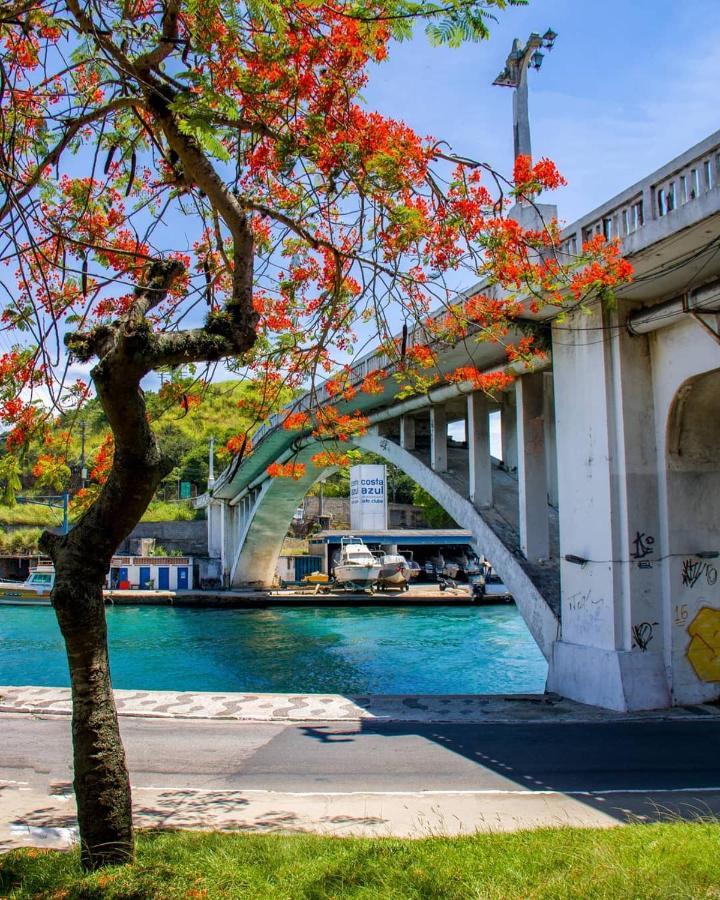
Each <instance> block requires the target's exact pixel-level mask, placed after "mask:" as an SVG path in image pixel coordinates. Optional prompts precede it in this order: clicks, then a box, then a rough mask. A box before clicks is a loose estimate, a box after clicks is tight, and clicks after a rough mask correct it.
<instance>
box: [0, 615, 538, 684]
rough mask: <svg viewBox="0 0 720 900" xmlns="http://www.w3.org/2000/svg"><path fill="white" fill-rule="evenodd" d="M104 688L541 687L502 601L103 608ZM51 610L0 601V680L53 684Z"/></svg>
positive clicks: (532, 655) (531, 650)
mask: <svg viewBox="0 0 720 900" xmlns="http://www.w3.org/2000/svg"><path fill="white" fill-rule="evenodd" d="M107 618H108V630H109V636H110V656H111V665H112V674H113V684H114V686H115V687H116V688H130V689H134V688H144V689H147V690H177V691H184V690H192V691H263V692H266V691H267V692H272V691H277V692H280V693H316V692H318V693H340V694H365V693H373V694H395V693H398V694H466V693H467V694H473V693H514V692H529V691H533V692H534V691H542V690H543V689H544V686H545V678H546V675H547V665H546V663H545V660H544V659H543V657H542V654H541V653H540V651H539V650H538V648H537V646H536V644H535V642H534V641H533V639H532V638H531V636H530V634H529V632H528V630H527V628H526V626H525V623H524V622H523V620H522V618H521V616H520V614H519V613H518V612H517V610H516V608H515V607H514V606H495V607H484V608H473V607H454V608H452V607H427V608H426V607H422V608H418V607H383V608H375V609H372V608H368V607H365V608H362V607H355V608H352V607H351V608H348V607H334V608H325V609H288V608H285V609H281V608H273V609H265V610H197V609H173V608H166V607H147V606H146V607H110V608H108V610H107ZM68 683H69V680H68V670H67V663H66V660H65V654H64V650H63V644H62V639H61V637H60V632H59V629H58V625H57V622H56V620H55V615H54V612H53V610H52V609H49V608H47V607H45V608H43V607H26V608H18V607H9V606H7V607H0V684H6V685H10V684H17V685H22V684H24V685H28V684H36V685H47V686H65V685H67V684H68Z"/></svg>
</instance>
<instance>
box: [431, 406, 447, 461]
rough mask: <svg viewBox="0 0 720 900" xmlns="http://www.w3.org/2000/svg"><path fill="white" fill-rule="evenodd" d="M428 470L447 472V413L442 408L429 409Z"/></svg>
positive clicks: (432, 407) (433, 407)
mask: <svg viewBox="0 0 720 900" xmlns="http://www.w3.org/2000/svg"><path fill="white" fill-rule="evenodd" d="M430 468H431V469H432V470H433V472H447V413H446V411H445V407H444V406H431V407H430Z"/></svg>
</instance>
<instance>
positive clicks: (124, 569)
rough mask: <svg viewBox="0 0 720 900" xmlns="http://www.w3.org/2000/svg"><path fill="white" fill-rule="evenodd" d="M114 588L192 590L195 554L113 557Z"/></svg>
mask: <svg viewBox="0 0 720 900" xmlns="http://www.w3.org/2000/svg"><path fill="white" fill-rule="evenodd" d="M107 586H108V588H109V589H110V590H150V591H152V590H155V591H191V590H192V588H193V558H192V556H113V558H112V561H111V563H110V571H109V573H108V580H107Z"/></svg>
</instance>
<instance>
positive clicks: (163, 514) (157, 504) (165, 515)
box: [140, 500, 204, 522]
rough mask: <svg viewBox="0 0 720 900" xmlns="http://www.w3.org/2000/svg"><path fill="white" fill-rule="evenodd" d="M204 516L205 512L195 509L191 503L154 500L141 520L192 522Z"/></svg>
mask: <svg viewBox="0 0 720 900" xmlns="http://www.w3.org/2000/svg"><path fill="white" fill-rule="evenodd" d="M203 517H204V513H203V512H202V511H201V510H197V509H193V508H192V506H190V504H189V503H184V502H183V501H179V502H178V503H170V502H165V501H164V500H153V501H152V502H151V503H150V506H148V508H147V509H146V511H145V514H144V515H143V517H142V519H141V520H140V521H141V522H192V521H193V520H194V519H201V518H203Z"/></svg>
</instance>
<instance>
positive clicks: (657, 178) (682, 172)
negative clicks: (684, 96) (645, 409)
mask: <svg viewBox="0 0 720 900" xmlns="http://www.w3.org/2000/svg"><path fill="white" fill-rule="evenodd" d="M719 187H720V132H715V133H714V134H712V135H710V136H709V137H708V138H706V139H705V140H704V141H702V142H701V143H699V144H696V145H695V146H694V147H691V148H690V149H689V150H688V151H686V152H685V153H683V154H682V155H681V156H678V157H676V158H675V159H673V160H671V161H670V162H669V163H667V164H666V165H665V166H663V167H662V168H661V169H658V170H657V171H655V172H653V173H652V174H651V175H649V176H648V177H647V178H645V179H643V181H641V182H638V183H637V184H635V185H633V186H632V187H630V188H628V189H627V190H626V191H624V192H623V193H622V194H619V195H617V196H616V197H614V198H613V199H612V200H610V201H608V203H606V204H604V205H603V206H600V207H598V208H597V209H596V210H594V211H593V212H591V213H589V214H588V215H587V216H584V217H583V218H582V219H579V220H578V221H577V222H575V223H573V224H572V225H570V226H568V227H567V228H566V229H565V230H564V231H563V240H562V243H561V252H562V253H565V254H567V255H568V256H570V257H572V256H576V255H577V254H578V253H580V251H581V250H582V245H583V244H584V243H585V242H586V241H589V240H590V239H591V238H593V237H595V236H596V235H599V234H601V235H603V236H604V237H605V238H606V239H608V240H611V239H613V238H620V240H621V241H622V242H623V248H624V249H625V250H626V252H627V250H628V249H633V250H635V249H639V247H640V245H642V244H643V237H644V233H647V236H648V239H650V238H651V236H652V234H654V231H653V229H652V226H653V225H654V224H655V223H656V222H657V221H658V220H659V219H664V218H666V217H668V218H669V220H672V219H673V218H674V216H675V215H677V214H678V212H679V211H680V210H685V214H686V215H687V214H688V213H690V212H691V211H692V209H693V207H696V208H697V211H698V213H700V212H701V208H702V207H703V204H704V202H705V201H706V200H707V198H708V195H709V194H711V192H715V193H716V194H720V191H718V188H719Z"/></svg>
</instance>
